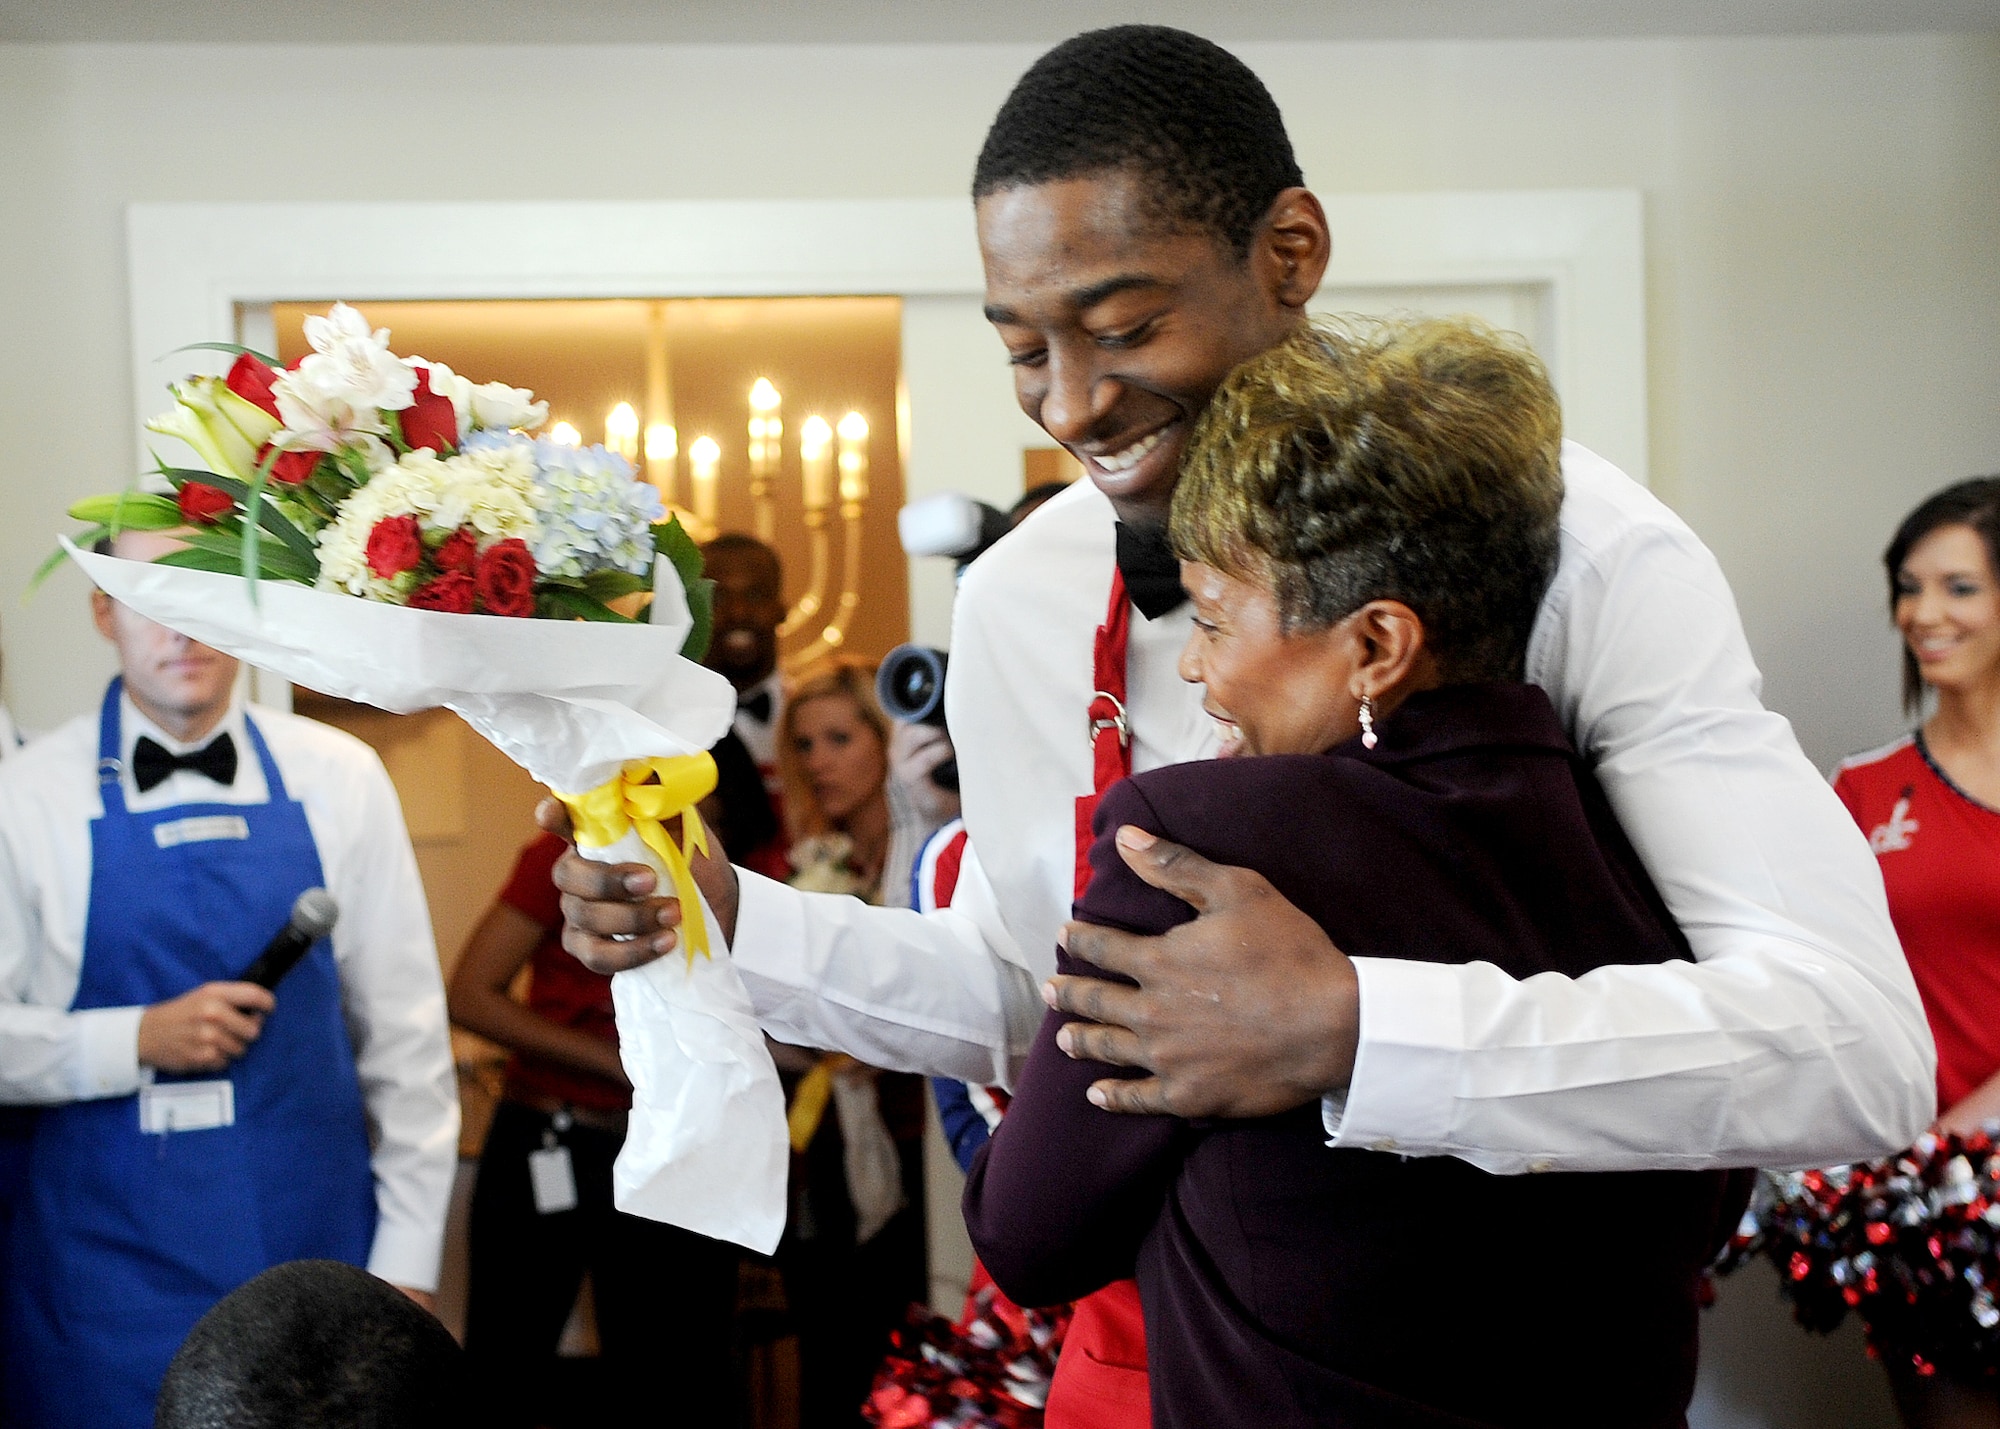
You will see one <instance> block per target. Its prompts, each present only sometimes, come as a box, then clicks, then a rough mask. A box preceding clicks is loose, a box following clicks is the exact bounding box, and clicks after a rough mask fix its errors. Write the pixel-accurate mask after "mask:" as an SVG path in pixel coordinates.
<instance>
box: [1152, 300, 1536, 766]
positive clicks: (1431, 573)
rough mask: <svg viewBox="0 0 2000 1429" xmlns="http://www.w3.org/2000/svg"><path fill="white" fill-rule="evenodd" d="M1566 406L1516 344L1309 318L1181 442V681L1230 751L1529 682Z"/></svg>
mask: <svg viewBox="0 0 2000 1429" xmlns="http://www.w3.org/2000/svg"><path fill="white" fill-rule="evenodd" d="M1561 443H1562V415H1561V409H1560V407H1559V406H1558V404H1557V401H1556V396H1555V392H1554V390H1553V388H1552V387H1551V386H1550V384H1549V380H1548V374H1547V372H1546V371H1545V370H1544V369H1543V367H1542V364H1541V362H1540V361H1539V360H1538V359H1537V358H1536V357H1535V356H1534V354H1533V353H1532V352H1530V351H1529V350H1528V348H1527V345H1526V344H1525V343H1524V342H1522V341H1521V340H1520V339H1518V338H1514V337H1511V336H1507V335H1502V334H1500V333H1496V332H1494V331H1493V330H1491V329H1490V328H1487V327H1485V326H1484V325H1482V324H1479V323H1475V322H1472V321H1469V320H1459V319H1450V320H1447V319H1407V320H1402V321H1391V322H1368V321H1363V320H1354V321H1349V322H1345V323H1341V324H1332V323H1326V324H1315V325H1313V326H1309V327H1306V328H1303V329H1301V330H1300V331H1299V332H1298V333H1296V334H1295V335H1294V336H1293V337H1292V338H1290V339H1289V340H1287V341H1286V342H1284V343H1283V344H1281V345H1280V346H1278V347H1276V348H1274V349H1272V350H1271V351H1269V352H1267V353H1265V354H1263V355H1262V356H1260V357H1258V358H1255V359H1253V360H1252V361H1250V362H1248V363H1245V364H1244V365H1243V366H1242V367H1241V368H1240V369H1238V371H1237V372H1236V373H1235V374H1233V375H1232V376H1231V377H1230V379H1229V380H1228V381H1227V382H1226V383H1224V384H1223V386H1222V388H1221V390H1220V391H1219V392H1217V394H1216V397H1215V401H1214V403H1213V404H1212V405H1211V406H1210V408H1209V410H1208V412H1207V413H1206V415H1204V416H1203V418H1202V420H1201V422H1200V424H1199V425H1198V426H1197V427H1196V429H1195V432H1194V436H1193V439H1192V441H1191V442H1190V444H1189V447H1188V454H1187V460H1186V464H1185V466H1184V468H1183V471H1182V474H1181V479H1180V486H1179V489H1178V490H1177V491H1176V493H1175V495H1174V502H1173V511H1172V522H1171V529H1170V534H1171V538H1172V541H1173V545H1174V550H1175V552H1176V554H1178V555H1179V556H1180V557H1181V559H1182V567H1181V570H1182V580H1183V583H1184V584H1185V585H1186V587H1187V589H1188V593H1189V596H1190V598H1191V599H1192V601H1193V603H1194V611H1195V629H1194V631H1193V632H1192V634H1191V635H1190V636H1189V639H1188V645H1187V648H1186V650H1185V651H1184V652H1183V654H1182V659H1181V673H1182V675H1183V677H1184V678H1186V679H1188V680H1190V681H1199V682H1200V683H1202V684H1203V685H1204V686H1205V687H1206V693H1205V695H1204V704H1205V706H1206V707H1207V709H1208V711H1209V713H1210V714H1211V716H1213V717H1214V718H1215V719H1216V720H1217V722H1218V724H1219V725H1220V726H1221V727H1222V730H1223V737H1224V742H1225V747H1226V748H1228V749H1230V750H1231V752H1241V753H1245V754H1278V753H1294V754H1306V753H1317V752H1319V751H1321V750H1324V749H1327V748H1330V747H1332V746H1333V745H1335V744H1338V743H1341V742H1343V741H1345V740H1347V739H1350V738H1352V737H1353V736H1354V734H1355V733H1356V732H1357V730H1358V729H1359V728H1360V718H1359V711H1360V708H1361V701H1362V699H1363V697H1364V696H1365V697H1367V698H1368V699H1369V700H1370V701H1371V702H1372V703H1373V705H1374V707H1375V709H1376V711H1377V712H1378V713H1379V714H1380V715H1381V716H1384V717H1386V715H1387V714H1388V713H1389V712H1390V711H1391V710H1393V709H1394V707H1395V705H1396V703H1397V702H1399V701H1400V700H1401V699H1402V698H1404V697H1405V696H1407V695H1408V694H1410V693H1413V692H1414V691H1416V690H1419V689H1426V688H1430V687H1433V686H1437V685H1445V684H1463V683H1476V682H1482V681H1493V680H1518V679H1520V678H1521V676H1522V670H1523V665H1524V662H1525V658H1526V652H1527V646H1528V636H1529V632H1530V631H1531V630H1532V628H1533V626H1534V622H1535V616H1536V613H1537V611H1538V610H1539V608H1540V604H1541V599H1542V595H1543V593H1544V591H1546V589H1547V587H1548V582H1549V580H1550V578H1551V577H1552V576H1553V574H1554V572H1555V563H1556V554H1557V539H1558V537H1557V521H1558V517H1559V514H1560V510H1561V506H1562V492H1563V486H1562V467H1561Z"/></svg>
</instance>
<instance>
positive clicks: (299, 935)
mask: <svg viewBox="0 0 2000 1429" xmlns="http://www.w3.org/2000/svg"><path fill="white" fill-rule="evenodd" d="M339 917H340V905H339V904H337V903H335V902H334V901H333V895H332V894H331V893H328V892H327V891H326V890H325V889H324V888H308V889H307V890H306V891H305V892H303V893H301V894H300V895H299V897H298V901H297V902H296V903H294V904H292V916H291V921H289V922H288V923H286V924H285V926H284V927H283V928H281V929H279V931H278V936H277V937H275V938H273V939H271V941H270V943H269V945H268V946H266V947H265V949H264V951H263V952H261V953H259V954H257V961H256V962H254V963H252V964H250V966H249V967H247V968H245V969H244V970H243V976H242V977H241V978H240V979H239V981H242V982H254V983H256V984H257V985H258V986H259V987H262V988H274V987H276V986H277V985H278V980H279V979H280V978H282V977H283V976H284V975H285V974H286V973H288V972H290V971H291V970H292V969H293V967H295V966H296V965H297V964H298V961H299V959H300V958H302V957H304V956H305V955H306V950H307V949H308V948H310V947H312V945H313V944H314V943H317V942H318V941H319V940H320V939H321V938H324V937H325V936H326V935H327V934H328V933H330V932H332V931H333V925H334V922H335V921H336V920H337V919H338V918H339Z"/></svg>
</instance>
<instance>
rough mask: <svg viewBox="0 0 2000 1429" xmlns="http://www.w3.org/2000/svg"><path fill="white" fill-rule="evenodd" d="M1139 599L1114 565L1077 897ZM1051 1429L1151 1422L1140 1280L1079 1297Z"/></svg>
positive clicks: (1118, 772)
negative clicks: (1133, 598) (1131, 595)
mask: <svg viewBox="0 0 2000 1429" xmlns="http://www.w3.org/2000/svg"><path fill="white" fill-rule="evenodd" d="M1131 634H1132V602H1131V601H1130V600H1129V599H1128V598H1127V597H1126V594H1125V576H1124V574H1123V572H1118V571H1114V573H1113V574H1112V577H1111V602H1110V606H1109V608H1108V609H1107V610H1106V611H1105V613H1104V624H1102V625H1100V626H1098V627H1097V643H1096V646H1095V648H1094V650H1093V652H1092V663H1093V665H1094V671H1093V673H1094V675H1095V678H1096V685H1095V688H1094V690H1093V692H1092V694H1091V697H1090V709H1089V716H1088V717H1089V720H1090V764H1091V769H1090V775H1091V779H1090V782H1091V790H1090V792H1089V793H1088V794H1086V795H1084V796H1083V797H1082V798H1080V799H1078V800H1077V801H1076V896H1077V897H1078V898H1081V897H1083V890H1084V888H1085V887H1086V886H1087V885H1088V884H1089V882H1090V843H1091V838H1090V820H1091V817H1092V816H1093V815H1094V814H1095V813H1096V812H1097V801H1098V800H1099V799H1101V798H1103V797H1104V791H1105V790H1106V789H1109V788H1110V787H1111V786H1112V785H1113V784H1116V783H1117V782H1118V781H1119V780H1120V779H1123V778H1124V777H1125V776H1126V775H1128V774H1130V773H1131V772H1132V727H1131V724H1130V722H1129V720H1128V719H1127V716H1126V710H1125V661H1126V655H1127V653H1128V650H1129V648H1130V645H1131ZM1045 1422H1046V1424H1047V1429H1149V1426H1150V1425H1151V1423H1152V1405H1151V1402H1150V1398H1149V1395H1148V1392H1147V1384H1146V1326H1145V1321H1144V1319H1143V1318H1142V1316H1141V1315H1140V1309H1139V1287H1138V1286H1137V1285H1136V1284H1134V1283H1133V1282H1132V1281H1130V1280H1121V1281H1119V1282H1117V1283H1116V1284H1114V1285H1107V1286H1105V1287H1104V1288H1103V1289H1102V1290H1099V1291H1097V1292H1096V1293H1095V1294H1093V1295H1086V1296H1085V1297H1084V1298H1083V1299H1081V1300H1079V1301H1077V1304H1076V1317H1075V1319H1074V1320H1072V1321H1071V1323H1070V1328H1069V1333H1068V1335H1067V1336H1066V1337H1065V1338H1064V1340H1063V1349H1062V1357H1061V1358H1060V1359H1058V1360H1057V1361H1056V1376H1055V1380H1054V1381H1053V1383H1051V1384H1050V1386H1049V1402H1048V1407H1047V1410H1046V1419H1045Z"/></svg>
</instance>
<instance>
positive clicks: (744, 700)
mask: <svg viewBox="0 0 2000 1429" xmlns="http://www.w3.org/2000/svg"><path fill="white" fill-rule="evenodd" d="M736 708H737V709H739V710H741V711H742V712H743V713H744V714H747V715H749V716H750V718H752V719H754V720H756V721H757V723H759V724H769V723H770V722H771V692H770V691H769V690H753V691H751V692H750V693H749V694H747V695H738V696H737V697H736Z"/></svg>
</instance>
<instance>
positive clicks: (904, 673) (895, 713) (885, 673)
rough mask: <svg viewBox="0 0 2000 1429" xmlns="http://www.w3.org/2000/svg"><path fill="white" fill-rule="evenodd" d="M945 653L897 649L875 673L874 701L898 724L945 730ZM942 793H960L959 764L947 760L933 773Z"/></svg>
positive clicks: (916, 647) (922, 647)
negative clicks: (946, 790)
mask: <svg viewBox="0 0 2000 1429" xmlns="http://www.w3.org/2000/svg"><path fill="white" fill-rule="evenodd" d="M945 660H946V656H945V652H944V651H942V650H933V649H932V648H931V647H930V646H928V645H898V646H897V647H896V648H895V649H894V650H891V651H890V652H889V653H888V654H887V655H886V656H884V657H883V659H882V663H881V665H880V666H879V667H877V669H876V671H875V698H876V699H878V700H880V701H881V702H882V710H883V712H884V713H885V714H887V715H888V716H889V718H890V719H892V720H895V721H896V722H897V723H898V724H927V725H931V726H933V727H935V728H937V729H944V728H945V723H944V668H945ZM931 778H932V779H933V780H934V781H936V783H937V786H938V787H939V788H940V789H951V790H954V791H955V790H957V788H958V761H957V760H956V759H947V760H946V761H945V762H944V763H942V764H940V765H938V767H937V768H935V769H933V770H932V771H931Z"/></svg>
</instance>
